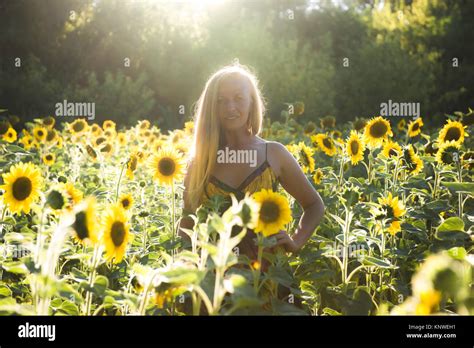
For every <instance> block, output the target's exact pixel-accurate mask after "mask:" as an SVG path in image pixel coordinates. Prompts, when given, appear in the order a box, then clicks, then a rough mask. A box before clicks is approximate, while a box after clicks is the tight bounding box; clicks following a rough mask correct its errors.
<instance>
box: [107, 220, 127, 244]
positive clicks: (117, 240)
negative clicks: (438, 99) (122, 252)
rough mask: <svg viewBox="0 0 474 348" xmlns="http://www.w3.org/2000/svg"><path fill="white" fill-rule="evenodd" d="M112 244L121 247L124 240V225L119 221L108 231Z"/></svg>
mask: <svg viewBox="0 0 474 348" xmlns="http://www.w3.org/2000/svg"><path fill="white" fill-rule="evenodd" d="M110 236H111V237H112V242H113V243H114V245H115V246H116V247H118V246H121V245H122V243H123V241H124V239H125V225H124V224H123V222H121V221H115V222H114V223H113V224H112V228H111V231H110Z"/></svg>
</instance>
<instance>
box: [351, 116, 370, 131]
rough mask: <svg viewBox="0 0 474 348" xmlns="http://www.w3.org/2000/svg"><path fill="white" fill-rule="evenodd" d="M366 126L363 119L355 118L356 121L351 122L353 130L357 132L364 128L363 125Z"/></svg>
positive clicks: (365, 121)
mask: <svg viewBox="0 0 474 348" xmlns="http://www.w3.org/2000/svg"><path fill="white" fill-rule="evenodd" d="M366 124H367V120H366V119H365V118H358V117H357V118H356V120H355V121H354V122H353V125H354V130H356V131H357V132H360V131H362V130H363V129H364V128H365V125H366Z"/></svg>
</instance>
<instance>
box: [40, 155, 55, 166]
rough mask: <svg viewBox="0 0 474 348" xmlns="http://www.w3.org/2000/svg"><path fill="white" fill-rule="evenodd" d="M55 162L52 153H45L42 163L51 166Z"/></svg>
mask: <svg viewBox="0 0 474 348" xmlns="http://www.w3.org/2000/svg"><path fill="white" fill-rule="evenodd" d="M55 160H56V156H55V155H54V153H47V154H46V155H44V156H43V162H44V164H46V165H47V166H51V165H53V164H54V161H55Z"/></svg>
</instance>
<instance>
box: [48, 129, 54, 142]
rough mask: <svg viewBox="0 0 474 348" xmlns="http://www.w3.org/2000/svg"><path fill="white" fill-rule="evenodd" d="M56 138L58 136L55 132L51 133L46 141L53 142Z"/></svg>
mask: <svg viewBox="0 0 474 348" xmlns="http://www.w3.org/2000/svg"><path fill="white" fill-rule="evenodd" d="M55 136H56V133H55V132H54V131H49V132H48V135H46V140H47V141H52V140H54V138H55Z"/></svg>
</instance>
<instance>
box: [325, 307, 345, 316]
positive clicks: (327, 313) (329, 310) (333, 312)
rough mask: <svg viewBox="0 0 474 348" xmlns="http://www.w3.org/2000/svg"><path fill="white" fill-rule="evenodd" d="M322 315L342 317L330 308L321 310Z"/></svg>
mask: <svg viewBox="0 0 474 348" xmlns="http://www.w3.org/2000/svg"><path fill="white" fill-rule="evenodd" d="M323 314H325V315H342V314H341V313H339V312H338V311H336V310H334V309H332V308H329V307H326V308H324V309H323Z"/></svg>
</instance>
